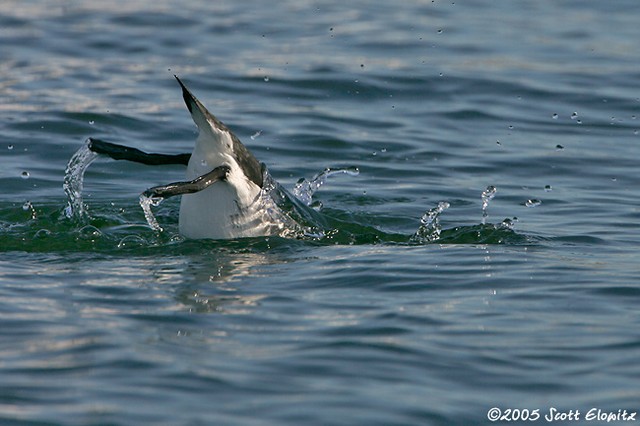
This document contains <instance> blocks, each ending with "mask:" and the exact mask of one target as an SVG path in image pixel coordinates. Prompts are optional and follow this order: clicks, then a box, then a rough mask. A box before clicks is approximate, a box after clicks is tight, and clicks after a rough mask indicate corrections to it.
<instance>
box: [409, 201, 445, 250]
mask: <svg viewBox="0 0 640 426" xmlns="http://www.w3.org/2000/svg"><path fill="white" fill-rule="evenodd" d="M449 206H450V204H449V203H447V202H446V201H441V202H439V203H438V205H437V206H436V207H434V208H432V209H430V210H428V211H427V212H426V213H425V214H424V215H422V218H421V219H420V227H419V228H418V230H417V231H416V233H415V234H413V235H412V236H411V238H410V241H411V242H412V243H418V244H426V243H430V242H433V241H436V240H438V239H439V238H440V233H441V232H442V228H441V227H440V214H442V212H443V211H445V210H446V209H448V208H449Z"/></svg>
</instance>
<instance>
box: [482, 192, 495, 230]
mask: <svg viewBox="0 0 640 426" xmlns="http://www.w3.org/2000/svg"><path fill="white" fill-rule="evenodd" d="M496 192H498V188H496V187H495V186H493V185H489V186H487V188H486V189H485V190H484V191H482V194H481V198H482V223H483V224H484V223H485V221H486V219H487V216H488V215H489V214H488V213H487V207H489V202H490V201H491V200H492V199H493V197H495V196H496Z"/></svg>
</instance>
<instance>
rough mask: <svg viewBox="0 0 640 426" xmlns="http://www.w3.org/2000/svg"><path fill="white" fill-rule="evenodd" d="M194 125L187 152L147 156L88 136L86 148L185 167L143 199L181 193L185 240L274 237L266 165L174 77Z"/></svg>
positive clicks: (276, 227)
mask: <svg viewBox="0 0 640 426" xmlns="http://www.w3.org/2000/svg"><path fill="white" fill-rule="evenodd" d="M175 78H176V80H177V81H178V83H179V84H180V87H181V88H182V96H183V98H184V102H185V104H186V105H187V109H188V110H189V112H190V113H191V118H192V119H193V121H194V122H195V124H196V126H197V127H198V131H199V132H198V137H197V139H196V144H195V148H194V150H193V152H192V153H191V154H178V155H165V154H149V153H145V152H143V151H140V150H138V149H136V148H131V147H127V146H124V145H118V144H113V143H110V142H105V141H102V140H99V139H95V138H89V143H88V146H89V149H90V150H91V151H93V152H96V153H98V154H104V155H107V156H109V157H111V158H113V159H116V160H129V161H135V162H138V163H143V164H149V165H161V164H186V165H187V172H186V180H185V181H182V182H174V183H170V184H168V185H162V186H156V187H153V188H150V189H148V190H147V191H145V193H144V194H145V195H146V196H148V197H162V198H167V197H171V196H175V195H182V200H181V202H180V218H179V230H180V234H182V235H183V236H185V237H187V238H195V239H199V238H211V239H228V238H240V237H255V236H265V235H276V234H280V233H281V232H282V228H283V226H284V223H283V220H282V217H281V215H279V213H278V212H279V210H278V209H277V208H276V206H275V203H274V201H273V200H272V199H271V198H270V197H267V196H265V194H264V191H263V189H264V186H265V176H266V175H267V174H266V167H265V165H264V164H261V163H260V162H259V161H258V160H257V159H256V158H255V157H254V156H253V154H252V153H251V152H250V151H249V150H248V149H247V147H245V146H244V145H243V144H242V142H240V139H238V137H236V135H234V134H233V133H232V132H231V130H229V129H228V128H227V126H225V125H224V124H223V123H222V122H221V121H220V120H218V119H217V118H216V117H215V116H214V115H213V114H211V113H210V112H209V111H208V110H207V108H205V106H204V105H203V104H202V103H201V102H200V101H199V100H198V99H197V98H196V97H195V96H193V94H192V93H191V92H190V91H189V89H188V88H187V87H186V86H185V85H184V83H183V82H182V81H181V80H180V79H179V78H178V77H177V76H175Z"/></svg>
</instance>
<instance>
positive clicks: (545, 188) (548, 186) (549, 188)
mask: <svg viewBox="0 0 640 426" xmlns="http://www.w3.org/2000/svg"><path fill="white" fill-rule="evenodd" d="M544 190H545V191H547V192H549V191H551V190H553V188H551V185H545V186H544Z"/></svg>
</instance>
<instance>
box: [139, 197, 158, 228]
mask: <svg viewBox="0 0 640 426" xmlns="http://www.w3.org/2000/svg"><path fill="white" fill-rule="evenodd" d="M163 200H164V198H162V197H148V196H146V195H144V194H140V207H142V211H143V212H144V217H145V219H147V223H148V224H149V227H150V228H151V229H153V230H154V231H158V232H162V227H161V226H160V224H159V223H158V220H157V219H156V217H155V216H154V215H153V212H152V211H151V206H154V207H157V206H159V205H160V203H161V202H162V201H163Z"/></svg>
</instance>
